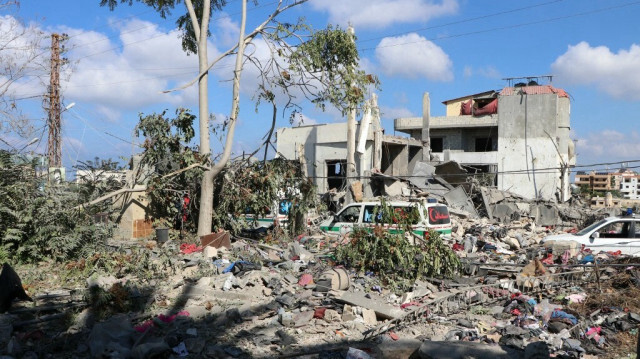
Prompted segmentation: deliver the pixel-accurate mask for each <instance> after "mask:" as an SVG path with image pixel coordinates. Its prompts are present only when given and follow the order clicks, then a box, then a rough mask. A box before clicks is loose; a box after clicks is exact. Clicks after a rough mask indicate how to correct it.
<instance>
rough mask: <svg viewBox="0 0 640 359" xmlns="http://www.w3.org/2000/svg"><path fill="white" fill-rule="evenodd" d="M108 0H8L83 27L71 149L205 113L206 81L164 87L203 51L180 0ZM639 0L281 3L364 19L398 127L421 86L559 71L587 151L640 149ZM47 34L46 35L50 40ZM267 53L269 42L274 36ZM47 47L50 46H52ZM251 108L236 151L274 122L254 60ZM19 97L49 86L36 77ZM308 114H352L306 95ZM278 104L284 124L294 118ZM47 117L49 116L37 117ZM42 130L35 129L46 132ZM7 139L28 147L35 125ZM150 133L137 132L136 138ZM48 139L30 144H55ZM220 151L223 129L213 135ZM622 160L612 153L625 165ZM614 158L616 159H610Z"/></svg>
mask: <svg viewBox="0 0 640 359" xmlns="http://www.w3.org/2000/svg"><path fill="white" fill-rule="evenodd" d="M98 4H99V0H93V1H92V0H83V1H77V0H57V1H49V0H22V2H21V6H20V8H19V10H17V11H7V10H6V9H5V10H4V11H3V12H4V13H0V16H2V17H0V19H1V20H2V21H3V22H5V23H6V22H8V21H11V19H13V18H14V17H17V18H19V19H20V20H21V21H22V22H23V24H25V25H29V24H30V25H32V26H34V27H37V28H38V29H39V30H41V31H43V32H45V34H49V33H51V32H65V33H68V34H70V35H71V39H70V40H69V43H68V45H67V47H68V48H69V49H70V50H69V51H68V53H67V54H66V56H67V57H68V58H69V59H70V60H71V61H72V64H73V69H74V70H73V72H72V73H71V74H70V75H69V76H64V81H63V86H62V88H63V91H64V104H65V105H68V104H70V103H72V102H73V103H75V104H76V105H75V106H74V107H73V108H71V109H70V110H68V111H66V112H65V113H64V116H63V117H64V122H63V162H64V164H65V165H66V166H67V167H70V166H72V165H73V164H74V163H76V161H77V160H81V161H82V160H86V159H92V158H93V157H94V156H99V157H101V158H114V159H115V158H118V157H120V156H124V157H128V156H130V155H131V153H132V151H133V152H136V151H138V150H137V148H136V147H135V146H132V144H131V143H130V142H131V140H132V131H133V128H134V126H135V125H136V123H137V121H138V114H139V113H145V114H150V113H152V112H160V111H162V110H164V109H169V111H170V112H172V111H173V110H174V109H175V108H176V107H179V106H182V107H187V108H190V109H192V110H193V112H194V113H196V114H197V89H196V87H195V86H193V87H191V88H189V89H187V90H186V91H182V92H177V93H172V94H161V93H160V91H162V90H165V89H169V88H173V87H175V86H177V85H179V84H183V83H185V82H187V81H189V80H190V79H192V78H193V77H194V76H195V74H196V73H197V71H196V70H197V58H196V57H195V56H193V55H192V56H186V55H185V54H184V53H183V52H182V49H181V47H180V40H179V39H178V34H177V32H176V31H175V18H176V17H177V16H179V15H180V14H182V13H183V12H184V9H183V7H182V6H180V7H178V8H176V9H175V10H174V11H173V13H172V14H171V15H170V16H169V17H168V19H166V20H165V19H162V18H161V17H160V16H159V15H158V14H157V13H155V12H154V11H152V10H151V9H150V8H148V7H145V6H142V5H138V4H136V5H134V6H131V7H130V6H128V5H120V6H119V7H117V8H116V9H115V11H109V9H108V8H106V7H100V6H99V5H98ZM273 4H274V2H273V1H269V2H268V1H260V2H259V6H258V7H256V6H255V5H253V4H250V5H249V7H250V11H249V14H248V16H249V25H248V28H249V29H251V28H253V26H255V25H256V24H257V23H259V22H260V21H262V20H263V19H264V17H265V15H266V14H267V13H268V12H269V11H270V10H271V9H273ZM239 6H240V1H238V0H231V1H229V4H228V6H227V7H225V8H224V10H223V11H222V12H221V13H217V14H214V15H213V20H212V24H211V32H212V37H211V39H210V46H209V55H210V57H211V58H213V57H214V56H215V54H217V53H220V52H223V51H225V50H226V49H227V48H229V47H230V46H231V45H232V44H233V42H234V41H235V39H236V36H237V35H236V34H237V31H238V24H239V21H240V19H239V15H238V11H239ZM638 15H640V1H631V0H627V1H617V0H611V1H598V0H556V1H551V0H522V1H517V2H516V1H495V0H494V1H485V0H351V1H344V0H310V1H309V2H307V3H306V4H303V5H301V6H299V7H296V8H294V9H292V10H290V11H289V12H288V13H286V14H283V15H282V16H281V17H280V20H281V21H290V22H293V21H295V19H296V18H297V17H299V16H304V17H305V18H306V19H307V21H308V22H309V23H310V24H311V26H312V27H314V28H316V29H321V28H324V27H326V26H327V24H329V23H331V24H334V25H340V26H341V27H346V26H347V24H348V23H351V24H352V25H353V26H354V28H355V31H356V35H357V37H358V41H357V45H358V48H359V50H360V51H361V58H362V62H361V64H362V67H363V68H364V69H365V70H367V71H368V72H371V73H374V74H376V75H378V76H379V77H380V80H381V83H382V85H381V86H382V87H381V90H380V91H377V94H378V97H379V104H380V107H381V110H382V112H383V124H384V126H385V128H386V131H387V133H388V134H392V133H393V118H395V117H401V116H418V115H420V114H421V112H422V109H421V99H422V94H423V93H424V92H425V91H428V92H429V93H430V95H431V101H432V105H431V113H432V115H435V116H439V115H444V111H445V109H444V105H442V104H441V102H442V101H444V100H447V99H452V98H456V97H460V96H464V95H467V94H472V93H478V92H483V91H486V90H498V89H500V88H502V87H504V86H505V85H506V82H505V81H503V80H502V79H503V78H505V77H518V76H532V75H546V74H552V75H554V79H553V85H554V86H556V87H561V88H564V89H565V90H566V91H567V92H569V94H570V95H571V98H572V102H571V126H572V136H573V138H574V139H575V140H576V141H577V152H578V163H579V164H590V163H599V162H608V161H624V160H636V159H640V134H639V133H638V130H637V126H636V124H637V118H638V115H637V114H638V113H639V112H640V40H639V39H638V34H639V32H638V30H637V18H638ZM48 43H49V40H48V39H47V40H45V44H44V45H48ZM256 54H257V55H259V56H260V55H261V54H262V56H266V52H264V47H261V46H257V47H256ZM43 56H46V55H43ZM211 75H212V77H211V80H210V89H209V91H210V111H211V112H212V113H213V114H215V115H216V117H217V118H218V120H220V119H223V118H224V117H225V116H226V115H227V114H228V113H229V111H230V106H231V83H230V81H228V80H229V79H230V75H231V72H230V71H229V67H228V63H226V64H225V63H222V64H221V65H220V66H216V67H214V69H213V71H212V72H211ZM242 76H243V81H242V99H241V112H240V116H239V124H238V130H237V136H236V141H235V146H234V151H235V152H236V153H238V154H240V153H242V151H246V152H252V151H253V150H254V149H256V148H257V147H258V146H259V144H260V143H261V138H262V136H263V135H264V134H265V133H266V132H267V131H268V128H269V125H270V119H271V112H270V109H269V108H262V107H261V108H259V111H258V112H256V111H255V105H254V102H253V100H252V94H253V93H254V92H255V85H256V73H255V71H254V70H253V69H251V68H246V70H245V72H244V73H243V75H242ZM15 91H16V94H17V96H18V97H20V96H22V97H28V95H33V94H38V93H42V92H43V87H42V85H41V84H39V81H34V80H33V79H32V78H26V79H24V80H23V81H22V82H19V83H18V88H17V89H16V90H15ZM19 104H20V105H21V106H22V107H23V108H24V110H25V111H26V112H27V114H28V116H29V117H30V118H33V119H34V120H36V121H39V122H37V123H39V124H42V119H44V118H46V115H45V113H44V111H43V110H42V108H41V102H40V100H37V99H36V100H22V101H19ZM303 114H304V116H305V119H306V121H305V123H307V124H311V123H324V122H333V121H342V120H343V119H342V117H341V116H340V115H339V113H337V112H336V111H331V110H329V111H327V112H325V113H323V112H320V111H319V110H317V109H315V108H314V107H313V106H312V105H310V104H308V103H307V104H305V105H304V110H303ZM288 125H289V123H288V116H286V115H285V116H282V115H281V114H279V116H278V127H282V126H288ZM36 127H41V126H36ZM39 134H40V132H38V133H37V134H36V136H38V135H39ZM5 138H6V140H7V141H8V142H10V143H11V144H13V145H14V146H15V147H17V148H20V147H22V145H24V144H26V143H28V142H29V140H30V138H26V139H20V138H17V137H15V136H12V135H7V136H5ZM135 141H138V140H137V139H134V142H135ZM45 144H46V137H45V140H44V141H42V142H41V143H40V144H39V145H33V146H32V147H30V148H31V149H33V150H40V151H43V150H44V145H45ZM212 146H213V150H214V151H220V143H219V141H217V140H216V139H215V138H214V139H213V140H212ZM614 167H615V166H611V168H614ZM598 168H604V167H602V166H601V167H598Z"/></svg>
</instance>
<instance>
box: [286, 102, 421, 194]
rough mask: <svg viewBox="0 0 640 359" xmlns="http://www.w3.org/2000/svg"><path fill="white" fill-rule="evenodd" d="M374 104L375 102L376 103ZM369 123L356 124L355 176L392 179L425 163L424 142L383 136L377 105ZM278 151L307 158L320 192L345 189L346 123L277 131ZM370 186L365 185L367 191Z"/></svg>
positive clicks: (364, 178) (310, 171)
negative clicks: (378, 175) (376, 173)
mask: <svg viewBox="0 0 640 359" xmlns="http://www.w3.org/2000/svg"><path fill="white" fill-rule="evenodd" d="M374 103H375V102H374ZM371 113H372V115H371V116H370V121H369V120H366V119H365V120H363V121H360V122H359V123H358V124H357V125H356V134H357V146H356V153H355V164H356V173H357V176H358V177H359V178H360V180H361V181H362V182H365V183H366V182H367V180H368V177H369V174H370V173H371V171H372V169H378V170H380V173H382V174H386V175H390V176H399V177H402V176H408V175H410V174H411V171H412V169H413V167H414V166H415V164H416V162H418V161H420V160H422V148H423V147H422V142H421V141H420V140H417V139H413V138H407V137H397V136H389V135H385V134H384V130H383V128H382V126H381V124H380V116H379V110H378V108H377V105H375V104H374V105H373V108H372V111H371ZM276 136H277V151H278V155H279V156H284V157H285V158H288V159H299V158H301V157H304V158H305V162H306V166H305V169H306V173H307V175H308V176H309V177H311V178H313V179H314V180H315V184H316V185H317V186H318V191H319V192H320V193H324V192H329V191H330V190H332V189H335V190H337V191H341V190H344V188H345V186H346V182H347V181H346V178H347V171H346V166H347V123H346V122H342V123H331V124H314V125H307V126H299V127H293V128H280V129H278V130H277V134H276ZM366 187H367V186H365V188H366Z"/></svg>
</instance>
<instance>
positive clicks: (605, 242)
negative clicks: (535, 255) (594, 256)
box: [542, 216, 640, 256]
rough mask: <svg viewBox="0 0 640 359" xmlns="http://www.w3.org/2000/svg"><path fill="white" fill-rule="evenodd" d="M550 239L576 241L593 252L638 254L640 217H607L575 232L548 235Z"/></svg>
mask: <svg viewBox="0 0 640 359" xmlns="http://www.w3.org/2000/svg"><path fill="white" fill-rule="evenodd" d="M550 241H576V242H578V243H580V244H582V245H584V247H585V248H588V249H590V250H591V251H593V252H594V253H597V252H600V251H605V252H609V251H611V252H616V251H620V252H622V254H629V255H634V256H640V217H634V216H618V217H608V218H605V219H603V220H601V221H598V222H596V223H594V224H592V225H590V226H589V227H587V228H585V229H583V230H581V231H578V232H576V233H565V234H557V235H553V236H548V237H546V238H544V239H543V240H542V243H547V242H550Z"/></svg>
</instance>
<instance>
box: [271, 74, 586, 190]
mask: <svg viewBox="0 0 640 359" xmlns="http://www.w3.org/2000/svg"><path fill="white" fill-rule="evenodd" d="M444 105H445V106H446V116H430V112H431V109H430V103H429V95H428V94H425V96H424V100H423V116H422V117H409V118H397V119H395V122H394V129H395V131H396V132H401V133H405V134H407V135H408V138H398V137H394V136H385V135H384V134H383V131H382V128H381V126H380V121H379V117H378V118H374V120H373V121H372V123H371V125H369V124H362V123H361V124H359V125H358V129H357V133H358V134H357V137H358V138H359V142H358V148H360V150H361V152H359V154H358V155H357V156H356V167H357V171H356V172H357V173H358V176H364V173H365V171H371V170H374V171H379V172H381V173H384V174H388V175H395V176H411V175H412V173H413V170H414V167H415V165H416V163H418V162H420V161H423V162H429V163H430V164H432V165H435V164H438V163H442V162H447V161H456V162H458V163H459V164H461V165H463V166H464V167H466V168H467V169H469V170H470V172H472V173H473V172H475V173H485V175H483V176H484V177H485V178H487V177H489V178H491V179H492V185H494V186H496V187H497V188H498V189H500V190H506V191H511V192H514V193H516V194H519V195H521V196H523V197H525V198H530V199H544V200H559V201H565V200H567V199H569V197H570V187H569V185H570V180H569V169H570V168H571V167H572V166H574V165H575V151H574V143H573V142H572V140H571V139H570V138H569V130H570V103H569V96H568V94H567V93H566V92H565V91H564V90H562V89H559V88H555V87H553V86H551V85H544V86H540V85H537V84H535V83H531V82H530V83H529V84H519V85H515V86H508V87H505V88H503V89H502V90H500V91H486V92H482V93H477V94H473V95H468V96H464V97H460V98H456V99H452V100H448V101H444ZM374 117H375V116H374ZM361 130H362V131H366V132H364V134H362V133H360V132H361ZM346 132H347V126H346V123H336V124H321V125H312V126H301V127H296V128H282V129H279V130H278V132H277V139H278V142H277V143H278V146H277V150H278V152H279V153H280V154H281V155H283V156H285V157H286V158H289V159H294V158H299V156H300V155H301V154H302V153H304V157H305V159H306V161H307V172H308V175H309V176H311V177H314V178H315V179H316V184H317V185H318V187H319V191H320V192H324V191H328V190H329V189H331V188H339V187H340V185H341V184H343V183H344V181H343V179H344V177H345V174H344V173H345V172H343V169H344V167H345V165H346V158H347V145H346V141H347V139H346Z"/></svg>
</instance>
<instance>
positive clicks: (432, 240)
mask: <svg viewBox="0 0 640 359" xmlns="http://www.w3.org/2000/svg"><path fill="white" fill-rule="evenodd" d="M379 210H382V215H383V220H382V222H383V223H397V227H396V228H397V229H398V230H399V233H397V234H396V233H394V234H392V233H390V232H389V231H388V229H385V228H384V227H383V226H382V225H377V226H376V227H375V228H374V229H373V231H370V230H369V229H366V228H361V227H356V228H354V230H353V232H351V234H350V240H349V241H348V242H347V243H345V244H342V245H339V246H338V247H337V248H336V252H335V256H336V259H337V260H338V261H339V262H341V263H344V264H345V265H346V266H348V267H351V268H355V269H356V270H358V271H372V272H374V273H375V274H376V275H377V276H378V277H379V278H380V279H381V280H382V282H383V283H385V284H386V285H389V286H390V287H391V288H393V289H394V290H400V291H403V290H407V289H409V288H410V287H411V286H412V285H413V283H414V282H415V280H416V279H420V278H425V277H451V276H453V275H455V274H457V273H459V272H460V270H461V268H462V265H461V262H460V259H459V258H458V256H457V255H456V254H455V253H454V252H453V250H452V249H451V248H449V246H448V245H447V244H446V243H444V242H443V241H442V238H440V234H439V233H438V232H435V231H431V230H430V231H429V232H428V235H427V236H425V238H424V239H423V240H417V239H416V243H415V245H412V244H411V243H410V242H409V240H408V238H409V237H411V236H413V235H414V234H412V230H411V223H412V221H414V218H412V217H413V216H415V215H416V214H417V211H415V212H416V213H412V212H413V211H412V212H410V213H406V212H403V213H398V212H396V211H394V210H393V209H392V208H391V207H390V206H388V205H387V204H386V203H384V202H383V204H382V206H381V209H379Z"/></svg>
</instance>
